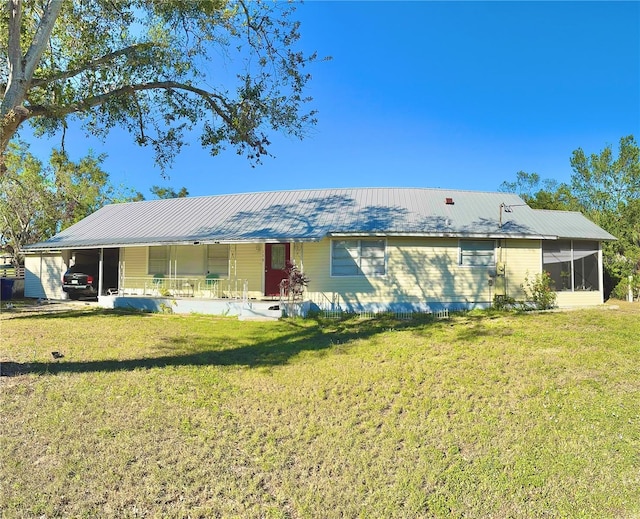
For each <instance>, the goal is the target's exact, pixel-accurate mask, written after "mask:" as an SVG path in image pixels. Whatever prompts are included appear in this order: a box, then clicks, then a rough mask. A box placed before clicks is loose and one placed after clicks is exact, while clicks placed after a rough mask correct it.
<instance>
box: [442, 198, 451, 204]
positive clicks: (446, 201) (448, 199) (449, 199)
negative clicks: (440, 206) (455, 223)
mask: <svg viewBox="0 0 640 519" xmlns="http://www.w3.org/2000/svg"><path fill="white" fill-rule="evenodd" d="M444 203H445V204H447V205H453V198H445V199H444Z"/></svg>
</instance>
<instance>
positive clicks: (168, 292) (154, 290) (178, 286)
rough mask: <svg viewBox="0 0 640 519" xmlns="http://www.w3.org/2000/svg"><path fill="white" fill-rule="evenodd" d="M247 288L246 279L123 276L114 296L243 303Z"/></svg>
mask: <svg viewBox="0 0 640 519" xmlns="http://www.w3.org/2000/svg"><path fill="white" fill-rule="evenodd" d="M247 287H248V281H247V280H246V279H228V278H216V279H211V278H206V277H201V276H200V277H199V276H184V277H153V276H124V277H122V278H121V280H120V286H119V288H118V294H120V295H137V296H152V297H163V296H166V297H208V298H213V299H217V298H228V299H243V298H245V297H246V293H247Z"/></svg>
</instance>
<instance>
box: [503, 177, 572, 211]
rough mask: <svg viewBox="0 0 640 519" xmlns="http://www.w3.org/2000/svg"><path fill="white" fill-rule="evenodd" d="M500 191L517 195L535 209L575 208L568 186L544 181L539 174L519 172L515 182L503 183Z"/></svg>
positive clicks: (554, 181) (553, 181)
mask: <svg viewBox="0 0 640 519" xmlns="http://www.w3.org/2000/svg"><path fill="white" fill-rule="evenodd" d="M499 191H502V192H505V193H516V194H517V195H518V196H520V198H522V199H523V200H524V201H525V202H526V203H527V205H529V206H530V207H532V208H534V209H559V210H568V209H574V208H575V199H574V198H573V196H572V194H571V190H570V188H569V186H568V185H567V184H560V183H558V182H557V181H556V180H553V179H542V178H540V175H538V174H537V173H527V172H525V171H518V172H517V173H516V180H515V182H507V181H505V182H503V183H502V184H500V187H499Z"/></svg>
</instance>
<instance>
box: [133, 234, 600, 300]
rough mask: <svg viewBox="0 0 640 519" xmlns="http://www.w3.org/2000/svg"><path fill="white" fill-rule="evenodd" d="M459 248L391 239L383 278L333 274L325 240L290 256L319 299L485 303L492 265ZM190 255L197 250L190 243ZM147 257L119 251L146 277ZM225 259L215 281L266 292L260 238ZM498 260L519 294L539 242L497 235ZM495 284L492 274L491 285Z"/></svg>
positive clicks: (512, 293)
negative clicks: (223, 275)
mask: <svg viewBox="0 0 640 519" xmlns="http://www.w3.org/2000/svg"><path fill="white" fill-rule="evenodd" d="M458 246H459V241H458V239H455V238H438V239H429V238H389V239H387V248H386V252H387V266H386V274H385V275H384V276H380V277H364V276H351V277H346V276H345V277H339V276H336V277H332V276H331V271H330V268H331V240H330V239H324V240H322V241H320V242H315V243H304V244H293V245H292V247H291V254H292V257H293V258H294V259H295V261H296V263H297V264H299V265H301V266H302V270H303V271H304V273H305V274H306V275H307V276H308V277H309V285H308V287H307V290H306V297H307V298H309V299H310V300H312V301H313V302H315V303H317V304H319V305H327V304H340V305H342V306H349V305H353V306H360V305H375V304H380V305H384V304H388V303H404V304H407V305H414V306H425V305H430V304H437V303H452V304H460V305H470V306H473V305H474V304H488V303H489V302H491V300H492V298H493V296H494V295H495V293H496V292H495V290H496V288H497V287H496V286H495V285H494V286H490V284H489V279H490V278H489V274H490V272H491V270H494V269H493V268H489V267H468V266H461V265H459V248H458ZM194 253H201V251H199V250H197V248H194ZM147 258H148V249H147V247H130V248H124V249H122V250H121V259H122V261H124V264H125V275H126V276H127V277H134V278H135V277H138V278H151V276H149V275H148V274H147ZM230 260H231V261H230V272H229V274H230V279H229V280H220V289H221V293H224V294H225V295H236V296H240V295H242V291H243V288H244V286H245V282H246V286H247V288H248V296H249V297H250V298H257V299H259V298H261V297H262V295H263V293H264V244H239V245H231V251H230ZM496 261H497V262H498V263H504V265H505V277H504V286H505V292H506V295H507V296H509V297H512V298H514V299H516V300H522V299H524V293H523V291H522V288H521V285H522V284H523V283H524V281H525V278H526V276H527V275H529V276H530V277H533V276H535V275H536V274H538V273H540V272H541V268H542V256H541V242H540V240H499V241H498V242H497V249H496ZM204 275H205V273H203V275H202V278H203V280H204ZM203 280H201V281H202V283H204V281H203ZM236 280H237V281H236ZM499 282H500V281H499V280H497V281H496V285H498V284H499ZM143 284H144V281H143ZM601 299H602V294H601V293H600V292H578V293H559V294H558V304H559V305H560V306H578V305H590V304H598V303H601V302H602V301H601Z"/></svg>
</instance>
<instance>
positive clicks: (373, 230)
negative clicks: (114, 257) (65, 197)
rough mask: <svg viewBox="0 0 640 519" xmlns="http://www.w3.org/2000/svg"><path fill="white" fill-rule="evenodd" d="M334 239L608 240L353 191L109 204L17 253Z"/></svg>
mask: <svg viewBox="0 0 640 519" xmlns="http://www.w3.org/2000/svg"><path fill="white" fill-rule="evenodd" d="M447 199H451V200H450V203H447ZM501 207H502V209H501ZM505 208H506V209H505ZM500 218H502V225H500ZM342 234H353V235H357V234H365V235H366V234H379V235H418V236H461V237H464V236H468V237H472V236H475V237H494V238H500V237H522V238H545V237H546V238H550V239H554V238H574V239H592V240H611V239H615V238H614V237H613V236H611V235H610V234H609V233H607V232H605V231H604V230H602V229H601V228H600V227H598V226H596V225H595V224H593V223H592V222H590V221H589V220H587V219H586V218H585V217H584V216H582V215H581V214H580V213H572V212H564V211H540V210H534V209H531V208H530V207H528V206H527V205H526V204H525V203H524V202H523V200H522V199H521V198H520V197H518V196H517V195H514V194H510V193H493V192H475V191H459V190H447V189H424V188H354V189H318V190H304V191H272V192H264V193H246V194H231V195H216V196H205V197H193V198H174V199H168V200H148V201H143V202H130V203H123V204H113V205H108V206H105V207H103V208H101V209H100V210H98V211H96V212H95V213H93V214H92V215H90V216H88V217H87V218H85V219H84V220H81V221H80V222H78V223H76V224H75V225H73V226H71V227H69V228H68V229H65V230H64V231H62V232H61V233H58V234H57V235H55V236H54V237H52V238H51V239H49V240H47V241H44V242H41V243H36V244H33V245H30V246H27V247H25V249H27V250H28V249H68V248H92V247H117V246H127V245H149V244H159V243H165V244H170V243H174V244H175V243H192V242H194V241H199V242H203V243H207V242H209V243H210V242H255V241H285V240H287V241H290V240H293V241H315V240H320V239H322V238H323V237H325V236H327V235H342Z"/></svg>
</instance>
